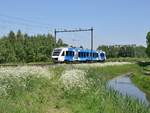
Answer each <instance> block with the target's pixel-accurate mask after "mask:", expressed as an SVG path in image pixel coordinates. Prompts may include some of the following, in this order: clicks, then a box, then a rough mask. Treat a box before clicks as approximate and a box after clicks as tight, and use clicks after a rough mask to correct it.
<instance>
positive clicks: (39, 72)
mask: <svg viewBox="0 0 150 113" xmlns="http://www.w3.org/2000/svg"><path fill="white" fill-rule="evenodd" d="M87 65H88V64H87ZM137 68H138V66H137V65H134V64H130V65H119V66H106V67H90V68H88V66H87V67H86V68H81V67H78V66H73V65H61V66H57V67H50V68H47V69H45V67H44V68H40V67H35V68H31V67H25V68H22V67H17V68H6V69H5V68H0V113H150V109H149V108H147V107H146V106H145V105H144V104H142V103H139V102H138V101H137V100H134V99H132V98H130V97H124V96H122V95H120V94H118V93H117V92H115V91H112V90H108V89H107V88H106V82H107V80H108V79H110V78H112V77H115V76H118V75H121V74H124V73H129V72H136V73H138V70H137Z"/></svg>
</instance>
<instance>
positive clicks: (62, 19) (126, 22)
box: [0, 0, 150, 48]
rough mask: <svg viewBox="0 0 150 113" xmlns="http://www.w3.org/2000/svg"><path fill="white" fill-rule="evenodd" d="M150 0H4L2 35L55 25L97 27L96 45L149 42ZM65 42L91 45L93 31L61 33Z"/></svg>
mask: <svg viewBox="0 0 150 113" xmlns="http://www.w3.org/2000/svg"><path fill="white" fill-rule="evenodd" d="M149 6H150V0H1V1H0V35H4V34H6V33H8V32H9V31H10V30H14V31H16V30H17V29H21V30H22V31H23V32H27V33H30V34H38V33H48V32H49V33H53V30H54V29H55V28H57V29H58V28H59V29H61V28H62V29H74V28H75V29H77V28H90V27H91V26H93V27H94V29H95V30H94V47H95V48H96V47H97V46H98V45H102V44H107V45H108V44H137V45H146V40H145V37H146V33H147V32H148V31H150V14H149V13H150V7H149ZM58 37H60V38H62V39H63V40H64V41H65V42H67V43H70V44H72V45H75V46H79V45H83V46H85V47H87V48H90V33H88V32H87V33H86V32H82V33H68V34H67V33H64V34H59V35H58Z"/></svg>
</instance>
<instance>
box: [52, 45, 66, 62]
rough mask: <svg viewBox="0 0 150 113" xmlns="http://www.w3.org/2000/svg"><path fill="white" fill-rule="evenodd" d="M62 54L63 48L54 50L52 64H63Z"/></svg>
mask: <svg viewBox="0 0 150 113" xmlns="http://www.w3.org/2000/svg"><path fill="white" fill-rule="evenodd" d="M62 54H63V48H55V49H54V50H53V52H52V60H53V62H55V63H57V62H63V61H64V56H63V55H62Z"/></svg>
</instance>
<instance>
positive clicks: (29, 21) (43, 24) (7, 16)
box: [0, 14, 50, 27]
mask: <svg viewBox="0 0 150 113" xmlns="http://www.w3.org/2000/svg"><path fill="white" fill-rule="evenodd" d="M0 17H4V18H7V19H10V18H11V19H14V20H18V21H23V22H27V23H34V24H38V25H42V26H45V27H49V26H50V25H49V24H47V23H43V22H37V21H34V20H30V19H25V18H21V17H16V16H9V15H5V14H0Z"/></svg>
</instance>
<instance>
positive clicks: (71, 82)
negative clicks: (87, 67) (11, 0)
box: [60, 69, 87, 89]
mask: <svg viewBox="0 0 150 113" xmlns="http://www.w3.org/2000/svg"><path fill="white" fill-rule="evenodd" d="M60 80H61V81H62V83H63V84H64V86H65V88H66V89H72V88H74V87H79V88H84V87H86V83H87V79H86V78H85V72H84V71H83V70H78V69H73V70H66V71H65V72H64V73H63V74H62V76H61V77H60Z"/></svg>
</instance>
